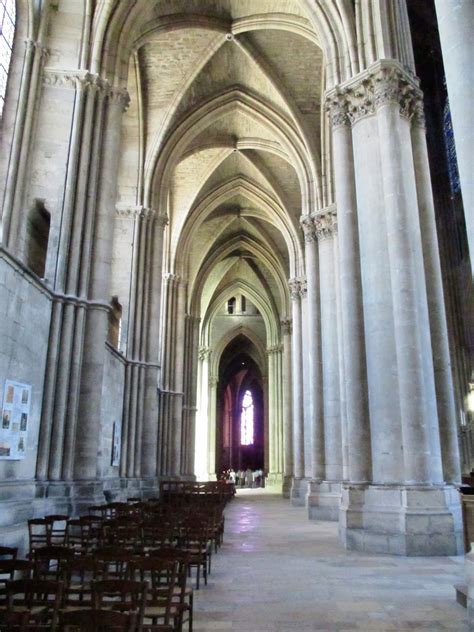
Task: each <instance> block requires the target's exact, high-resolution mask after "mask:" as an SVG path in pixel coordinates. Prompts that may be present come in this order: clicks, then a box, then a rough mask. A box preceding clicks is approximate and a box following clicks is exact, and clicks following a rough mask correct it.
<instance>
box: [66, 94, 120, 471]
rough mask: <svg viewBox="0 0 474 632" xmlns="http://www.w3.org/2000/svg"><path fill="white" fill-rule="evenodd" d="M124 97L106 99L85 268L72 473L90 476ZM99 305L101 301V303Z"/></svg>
mask: <svg viewBox="0 0 474 632" xmlns="http://www.w3.org/2000/svg"><path fill="white" fill-rule="evenodd" d="M127 105H128V95H127V94H126V93H124V92H122V91H117V92H114V91H112V92H111V93H110V95H109V97H108V110H107V118H106V122H105V132H104V141H103V148H102V152H103V153H102V156H103V160H102V169H101V177H100V190H99V196H98V201H97V211H96V217H95V225H94V259H93V262H92V266H91V271H90V279H89V296H90V299H91V301H94V302H96V306H95V307H93V308H92V309H91V308H89V310H88V313H87V316H86V322H85V334H84V356H83V364H82V374H81V388H80V401H79V416H78V424H77V430H76V446H75V451H76V457H75V462H74V477H75V478H76V479H91V478H94V477H95V476H96V471H97V446H98V444H99V433H100V423H98V414H99V412H98V411H100V409H101V405H100V404H101V398H102V378H103V370H104V361H105V340H106V336H107V327H108V310H109V308H108V302H109V292H110V275H111V261H112V231H111V230H110V226H111V223H112V222H113V219H114V217H115V204H114V201H115V197H116V188H117V172H118V161H119V149H120V138H121V123H122V113H123V110H124V107H126V106H127ZM101 303H102V304H101Z"/></svg>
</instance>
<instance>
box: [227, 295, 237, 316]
mask: <svg viewBox="0 0 474 632" xmlns="http://www.w3.org/2000/svg"><path fill="white" fill-rule="evenodd" d="M235 303H236V301H235V296H233V297H232V298H230V299H229V300H228V301H227V313H228V314H235Z"/></svg>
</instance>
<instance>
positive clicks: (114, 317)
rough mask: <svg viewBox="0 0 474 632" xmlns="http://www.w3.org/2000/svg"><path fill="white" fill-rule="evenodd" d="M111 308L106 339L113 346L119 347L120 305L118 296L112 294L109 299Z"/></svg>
mask: <svg viewBox="0 0 474 632" xmlns="http://www.w3.org/2000/svg"><path fill="white" fill-rule="evenodd" d="M110 305H111V308H112V309H111V310H110V312H109V332H108V335H107V341H108V342H109V343H110V344H111V345H112V347H115V348H116V349H119V348H120V337H121V334H122V306H121V304H120V303H119V300H118V297H117V296H113V297H112V300H111V301H110Z"/></svg>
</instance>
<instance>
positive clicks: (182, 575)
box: [148, 548, 194, 632]
mask: <svg viewBox="0 0 474 632" xmlns="http://www.w3.org/2000/svg"><path fill="white" fill-rule="evenodd" d="M148 555H149V556H150V557H152V558H153V557H154V558H159V559H164V560H174V561H177V562H178V573H177V578H176V586H175V589H174V592H173V603H174V604H176V605H177V607H178V610H179V629H180V630H181V629H182V626H183V624H184V623H186V622H187V624H188V630H189V632H192V630H193V605H194V593H193V588H192V586H189V585H188V581H187V580H188V576H189V570H190V563H191V559H190V555H189V553H187V552H186V551H182V550H180V549H176V548H162V549H156V550H150V551H149V552H148Z"/></svg>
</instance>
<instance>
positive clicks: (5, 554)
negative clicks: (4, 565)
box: [0, 546, 18, 560]
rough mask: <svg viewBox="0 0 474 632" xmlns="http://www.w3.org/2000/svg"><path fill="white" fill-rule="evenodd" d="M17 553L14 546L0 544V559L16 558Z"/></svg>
mask: <svg viewBox="0 0 474 632" xmlns="http://www.w3.org/2000/svg"><path fill="white" fill-rule="evenodd" d="M17 553H18V549H17V548H16V546H0V560H16V556H17Z"/></svg>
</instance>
